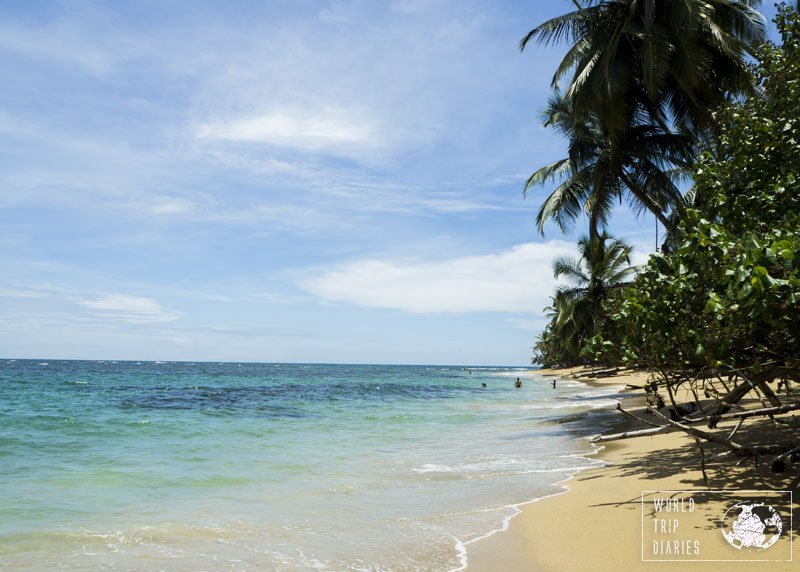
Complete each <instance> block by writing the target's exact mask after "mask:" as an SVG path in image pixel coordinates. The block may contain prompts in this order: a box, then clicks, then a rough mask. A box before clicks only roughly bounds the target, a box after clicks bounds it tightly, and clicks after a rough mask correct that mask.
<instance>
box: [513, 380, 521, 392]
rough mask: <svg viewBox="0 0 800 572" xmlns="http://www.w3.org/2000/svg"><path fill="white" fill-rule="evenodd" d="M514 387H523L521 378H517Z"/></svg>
mask: <svg viewBox="0 0 800 572" xmlns="http://www.w3.org/2000/svg"><path fill="white" fill-rule="evenodd" d="M514 387H516V388H517V389H519V388H520V387H522V382H521V381H520V380H519V378H517V381H515V382H514Z"/></svg>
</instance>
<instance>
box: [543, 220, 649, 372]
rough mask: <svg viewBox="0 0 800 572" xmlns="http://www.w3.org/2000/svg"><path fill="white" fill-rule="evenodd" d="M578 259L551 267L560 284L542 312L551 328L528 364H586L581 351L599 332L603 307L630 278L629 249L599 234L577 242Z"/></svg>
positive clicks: (561, 261) (564, 260)
mask: <svg viewBox="0 0 800 572" xmlns="http://www.w3.org/2000/svg"><path fill="white" fill-rule="evenodd" d="M578 253H579V257H578V258H577V259H574V258H568V257H562V258H559V259H557V260H556V261H555V262H554V263H553V274H554V275H555V277H556V278H563V279H565V283H564V284H562V285H561V286H560V287H559V288H558V290H557V291H556V295H555V297H554V298H553V306H552V307H550V308H548V309H547V312H548V317H549V318H550V322H549V324H548V325H547V328H545V330H544V332H542V334H540V336H539V338H538V339H537V341H536V344H535V345H534V356H533V360H532V361H533V363H538V364H541V365H543V366H546V367H550V366H566V365H573V364H578V363H583V362H585V361H587V358H589V357H591V356H587V355H586V354H585V346H586V345H587V344H588V343H589V341H590V340H591V339H593V338H594V337H595V336H597V335H598V334H599V333H600V332H601V331H602V329H603V325H604V322H605V318H604V313H603V303H604V302H605V301H606V300H607V299H609V298H610V297H613V296H614V294H615V292H616V291H617V290H618V289H619V288H620V287H621V286H622V285H624V284H625V281H626V280H627V279H628V278H629V277H630V276H631V275H632V274H633V272H634V269H633V267H631V266H630V254H631V247H630V246H628V245H626V244H625V243H623V242H621V241H619V240H616V239H614V238H612V237H610V236H608V235H607V234H605V233H603V234H601V235H599V236H597V237H594V238H588V237H584V238H582V239H581V240H580V241H578Z"/></svg>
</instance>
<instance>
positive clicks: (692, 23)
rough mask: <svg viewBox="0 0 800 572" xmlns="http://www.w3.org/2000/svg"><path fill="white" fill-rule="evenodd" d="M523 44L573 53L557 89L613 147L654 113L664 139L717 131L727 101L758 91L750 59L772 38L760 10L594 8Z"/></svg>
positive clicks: (676, 2) (673, 4)
mask: <svg viewBox="0 0 800 572" xmlns="http://www.w3.org/2000/svg"><path fill="white" fill-rule="evenodd" d="M573 3H574V4H575V5H576V6H577V7H578V9H577V10H575V11H573V12H569V13H567V14H564V15H561V16H558V17H556V18H553V19H551V20H548V21H546V22H544V23H543V24H541V25H539V26H537V27H536V28H534V29H533V30H531V31H530V32H529V33H528V34H527V35H526V36H525V37H524V38H523V39H522V41H521V43H520V47H521V49H523V50H524V49H525V47H526V46H527V45H528V43H529V42H530V41H532V40H535V41H537V42H538V43H541V44H552V43H556V42H559V41H561V40H563V39H569V40H571V42H572V45H571V47H570V48H569V50H568V51H567V53H566V55H565V56H564V58H563V59H562V61H561V64H560V65H559V67H558V68H557V70H556V72H555V74H554V76H553V80H552V84H553V87H557V86H558V85H559V82H560V81H561V80H562V79H564V78H565V77H567V76H568V75H569V74H570V73H571V77H569V85H568V87H567V89H566V91H565V95H566V97H567V99H568V100H569V101H570V102H571V103H572V105H573V107H574V110H575V112H576V114H577V115H578V116H588V115H595V116H596V117H597V119H598V121H599V122H600V123H601V124H602V125H603V126H604V128H605V129H606V131H607V132H608V134H609V136H610V139H611V140H612V142H614V143H616V141H617V139H618V138H621V137H622V136H623V135H624V132H625V131H626V129H627V128H628V127H629V126H631V125H633V124H635V123H637V121H636V120H635V117H636V116H637V114H639V113H646V114H647V115H648V116H649V117H650V118H651V120H652V121H653V122H655V123H657V124H659V125H660V126H661V127H662V129H663V130H664V131H669V129H668V128H667V126H668V125H669V124H674V125H677V126H679V127H681V128H686V129H689V130H691V131H693V130H695V129H698V128H703V127H704V126H706V125H707V124H708V123H709V120H710V110H711V109H712V108H713V107H715V106H716V105H717V104H719V103H720V102H721V101H723V100H724V98H725V97H726V96H728V95H732V96H737V95H743V94H749V93H753V92H754V91H755V90H756V86H755V83H754V79H753V77H752V74H751V72H750V69H749V66H748V63H747V59H746V58H747V56H748V55H749V56H753V55H754V48H755V47H756V46H757V45H758V44H760V43H762V42H763V41H764V40H765V37H766V25H765V19H764V17H763V15H762V14H760V13H759V12H758V11H757V10H756V6H758V5H759V4H760V0H738V1H737V0H586V1H584V2H581V3H579V2H577V1H576V0H573Z"/></svg>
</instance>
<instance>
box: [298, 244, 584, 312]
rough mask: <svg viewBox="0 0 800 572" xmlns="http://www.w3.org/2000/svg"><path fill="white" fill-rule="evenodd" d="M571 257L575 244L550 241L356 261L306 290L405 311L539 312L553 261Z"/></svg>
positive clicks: (551, 282) (331, 298)
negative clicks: (492, 250)
mask: <svg viewBox="0 0 800 572" xmlns="http://www.w3.org/2000/svg"><path fill="white" fill-rule="evenodd" d="M574 253H575V246H574V245H573V244H571V243H568V242H564V241H561V240H551V241H549V242H545V243H532V242H531V243H525V244H519V245H517V246H514V247H513V248H511V249H510V250H507V251H505V252H500V253H496V254H486V255H478V256H464V257H460V258H452V259H448V260H440V261H419V260H405V261H402V260H401V261H382V260H360V261H355V262H350V263H347V264H344V265H342V266H340V267H338V268H334V269H331V270H328V271H326V272H324V273H322V274H321V275H319V276H316V277H313V278H311V279H310V280H307V281H306V283H305V284H304V286H305V287H306V289H308V290H309V291H310V292H311V293H313V294H315V295H316V296H318V297H320V298H322V299H323V300H326V301H330V302H349V303H353V304H358V305H362V306H368V307H373V308H390V309H397V310H404V311H407V312H417V313H435V312H459V313H460V312H525V313H528V312H537V311H539V310H540V309H541V308H543V307H544V306H546V305H547V304H548V302H549V296H550V295H551V294H552V292H553V288H554V286H555V280H554V278H553V271H552V262H553V259H554V258H555V257H557V256H564V255H573V254H574Z"/></svg>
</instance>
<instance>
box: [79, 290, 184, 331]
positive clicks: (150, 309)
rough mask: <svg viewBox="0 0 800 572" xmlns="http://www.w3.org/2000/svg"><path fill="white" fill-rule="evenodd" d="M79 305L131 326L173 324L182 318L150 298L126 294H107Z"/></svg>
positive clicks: (83, 301)
mask: <svg viewBox="0 0 800 572" xmlns="http://www.w3.org/2000/svg"><path fill="white" fill-rule="evenodd" d="M79 304H80V305H81V306H83V307H84V308H89V309H90V310H94V311H96V312H97V313H99V314H101V315H103V316H106V317H110V318H114V319H118V320H123V321H126V322H129V323H131V324H150V323H162V322H174V321H175V320H177V319H179V318H180V317H181V316H182V314H181V313H180V312H171V311H168V310H165V309H164V308H162V307H161V306H160V305H159V303H158V302H156V301H155V300H154V299H152V298H141V297H138V296H128V295H126V294H109V295H107V296H103V297H100V298H95V299H88V300H82V301H81V302H79Z"/></svg>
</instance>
